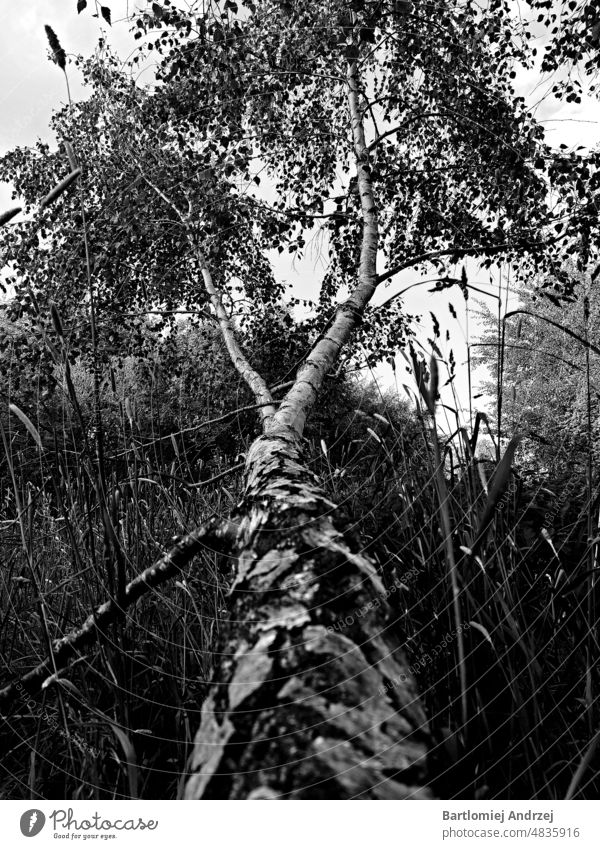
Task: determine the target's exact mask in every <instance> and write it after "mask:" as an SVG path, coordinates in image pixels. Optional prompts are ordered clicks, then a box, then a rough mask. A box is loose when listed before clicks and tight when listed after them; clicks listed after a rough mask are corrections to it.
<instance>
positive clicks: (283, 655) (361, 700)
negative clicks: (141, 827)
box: [185, 430, 430, 799]
mask: <svg viewBox="0 0 600 849" xmlns="http://www.w3.org/2000/svg"><path fill="white" fill-rule="evenodd" d="M238 521H239V523H240V524H239V537H238V539H239V547H238V551H239V558H238V560H237V567H236V572H237V574H236V578H235V582H234V585H233V588H232V597H231V604H230V605H229V612H230V617H231V618H230V623H229V627H228V628H227V629H226V631H225V633H224V634H223V639H222V640H221V644H220V646H219V654H218V655H217V662H216V668H215V676H214V680H215V683H214V685H213V686H212V688H211V691H210V694H209V696H208V697H207V699H206V701H205V703H204V706H203V709H202V717H201V724H200V728H199V730H198V733H197V735H196V739H195V744H194V749H193V752H192V756H191V760H190V766H189V770H190V773H191V774H189V775H188V777H187V782H186V785H185V797H186V798H188V799H198V798H204V799H209V798H217V799H221V798H230V799H247V798H280V797H281V798H288V799H289V798H329V799H332V798H334V799H349V798H376V799H405V798H421V799H422V798H428V797H429V795H430V793H429V791H428V790H427V789H426V788H425V787H424V781H425V758H426V749H427V743H428V730H427V725H426V719H425V716H424V713H423V709H422V707H421V704H420V702H419V699H418V696H417V694H416V690H415V687H414V683H413V681H412V678H411V676H410V675H409V673H408V670H407V666H406V660H405V657H404V654H403V652H402V648H401V645H400V641H399V637H398V634H397V633H396V632H395V630H394V629H393V628H390V627H388V626H387V622H388V617H387V605H386V602H385V592H384V588H383V586H382V584H381V582H380V580H379V578H378V575H377V572H376V570H375V568H374V566H373V563H372V562H371V561H370V559H369V558H368V557H367V556H366V555H365V554H364V553H362V552H361V549H360V544H359V540H358V539H357V536H356V534H355V532H353V530H352V528H351V526H350V525H349V524H348V522H347V520H345V519H344V518H343V516H342V511H341V510H340V509H339V508H338V507H336V505H334V504H332V503H331V502H330V501H328V500H327V498H326V497H325V495H324V493H323V491H322V489H321V488H320V486H319V484H318V481H317V479H316V478H315V476H314V475H313V474H312V473H311V472H310V471H309V470H308V469H307V467H306V466H305V465H304V464H303V462H302V459H301V456H300V450H299V447H298V440H297V438H296V437H295V436H294V434H293V432H292V431H285V430H279V431H278V432H276V433H274V432H272V433H270V434H267V435H266V436H262V437H260V438H259V439H258V440H257V441H256V442H255V443H254V445H253V446H252V448H251V450H250V452H249V456H248V465H247V488H246V493H245V497H244V501H243V504H242V506H241V507H240V509H239V511H238Z"/></svg>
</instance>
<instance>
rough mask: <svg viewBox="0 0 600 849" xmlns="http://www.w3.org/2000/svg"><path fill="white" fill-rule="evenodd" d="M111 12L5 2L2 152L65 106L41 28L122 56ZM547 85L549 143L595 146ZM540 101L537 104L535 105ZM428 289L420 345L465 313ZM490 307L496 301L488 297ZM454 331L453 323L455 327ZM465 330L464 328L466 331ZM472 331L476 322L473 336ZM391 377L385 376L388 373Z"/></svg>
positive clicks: (539, 92)
mask: <svg viewBox="0 0 600 849" xmlns="http://www.w3.org/2000/svg"><path fill="white" fill-rule="evenodd" d="M109 5H110V6H111V9H112V13H113V23H114V26H113V28H112V29H109V28H108V27H107V26H106V25H105V24H104V23H103V22H100V21H99V20H98V19H97V18H94V17H92V12H93V6H94V2H93V0H90V2H89V6H88V9H86V10H85V11H84V12H83V13H82V14H81V15H77V13H76V0H28V2H26V3H24V2H20V3H8V2H7V0H4V15H3V17H2V26H1V28H0V79H1V86H0V104H1V106H2V122H1V123H0V154H1V153H3V152H5V151H6V150H9V149H11V148H13V147H15V146H17V145H30V144H33V143H34V142H35V141H36V140H37V139H38V138H42V139H44V140H51V136H50V134H49V131H48V121H49V118H50V115H51V113H52V111H53V110H54V109H56V108H57V107H59V106H61V105H62V104H63V103H64V102H65V100H66V89H65V81H64V77H63V74H62V73H61V72H60V71H59V69H58V68H57V67H56V66H55V65H54V64H52V63H51V62H50V61H49V60H48V47H47V41H46V36H45V33H44V24H50V26H52V28H53V29H54V30H55V31H56V33H57V35H58V37H59V39H60V41H61V44H62V46H63V48H64V49H65V50H66V52H67V53H82V54H84V55H87V54H89V53H91V52H92V51H93V49H94V47H95V45H96V44H97V41H98V38H99V37H100V36H104V37H106V38H107V39H108V40H109V42H110V43H111V44H112V45H113V46H114V47H115V49H116V50H117V51H118V52H119V55H121V56H126V55H127V54H128V53H129V51H130V50H131V49H132V48H133V45H134V42H133V41H132V40H131V38H130V36H129V35H128V32H127V29H126V27H125V26H124V25H123V24H122V23H121V24H119V19H120V18H124V16H125V15H126V13H127V11H128V10H129V11H130V10H131V8H132V7H133V5H134V4H133V3H132V2H127V0H112V2H111V3H110V4H109ZM69 79H70V83H71V90H72V93H73V96H74V97H75V98H76V99H77V98H80V97H81V96H82V94H83V92H82V88H81V85H80V83H79V80H78V79H77V75H76V73H75V72H74V70H73V69H72V66H71V70H70V72H69ZM547 88H548V87H547V86H546V87H544V86H540V80H539V77H538V76H537V74H536V73H535V72H528V73H523V74H521V76H520V77H519V79H518V92H517V93H518V94H521V95H522V96H524V97H525V98H526V100H527V101H528V103H529V104H530V105H531V106H534V105H535V106H536V115H537V117H538V120H541V121H543V122H544V125H545V127H546V129H547V132H548V140H549V141H550V142H551V143H552V144H555V145H557V146H558V144H560V143H561V142H563V143H566V144H567V145H569V146H577V145H580V144H583V145H585V146H588V147H595V146H596V145H597V144H598V142H599V141H600V109H599V104H598V102H597V101H586V102H584V103H583V104H581V105H574V104H570V105H563V104H561V103H559V102H557V101H555V100H553V99H552V98H550V97H545V95H546V94H547ZM540 101H541V102H540ZM8 206H10V193H9V190H8V187H6V186H2V185H1V184H0V210H4V209H6V208H7V207H8ZM278 271H279V272H280V273H281V274H282V275H283V276H284V277H285V278H286V279H287V280H288V281H289V282H290V283H293V284H294V286H295V287H297V288H298V289H301V290H302V293H303V294H305V293H306V294H308V293H309V292H310V293H311V294H312V293H314V291H315V288H316V281H318V279H319V277H320V275H321V274H322V263H321V262H319V259H318V252H316V251H315V252H311V251H308V252H307V256H306V258H305V259H304V261H303V262H302V263H300V264H299V265H297V266H296V267H291V266H290V265H284V264H283V261H280V262H279V267H278ZM416 279H417V277H416V275H415V273H414V272H405V273H404V274H403V275H401V276H400V277H399V278H398V279H397V280H395V281H394V282H393V283H392V284H391V285H390V286H389V287H388V288H386V289H384V290H382V291H381V292H379V293H377V296H376V301H377V302H380V301H382V300H386V299H387V298H388V297H389V296H390V295H392V294H393V293H394V292H397V291H399V290H400V289H402V288H404V287H406V286H407V285H409V284H410V283H413V282H414V281H415V280H416ZM477 282H478V283H479V284H482V285H483V287H484V288H486V287H487V288H491V287H490V283H489V274H485V275H478V276H477ZM427 288H428V287H427V286H420V287H417V288H416V289H414V290H412V291H411V292H409V293H407V295H406V297H405V304H406V310H407V312H408V313H409V314H413V315H414V314H423V315H424V332H423V339H426V337H427V336H428V335H430V333H431V322H430V320H429V318H428V316H429V310H434V311H436V312H438V313H439V316H440V318H441V319H442V330H443V331H444V330H445V327H446V326H447V325H445V324H444V323H443V322H444V320H445V319H446V317H447V320H448V321H450V316H449V311H448V307H447V303H448V301H449V300H451V301H452V302H453V304H454V306H455V308H456V309H457V311H458V314H459V316H463V315H464V303H463V300H462V295H461V294H460V293H458V295H455V294H454V293H452V294H450V295H449V294H448V293H444V294H443V295H429V294H428V293H427ZM488 300H489V301H490V303H493V302H492V301H491V300H490V299H488ZM453 330H454V332H455V331H456V324H455V323H453ZM463 330H464V327H463ZM473 330H475V331H476V330H477V326H476V324H475V323H474V322H472V323H471V331H472V332H473ZM462 347H463V350H462V352H461V350H460V342H459V339H458V338H456V336H455V338H454V348H455V356H456V358H457V360H458V362H459V363H460V362H461V360H462V359H464V345H463V346H462ZM388 377H389V375H388ZM457 385H458V387H459V388H460V389H461V391H462V390H464V388H465V386H466V377H465V373H464V371H463V372H462V373H461V375H460V377H459V380H458V383H457Z"/></svg>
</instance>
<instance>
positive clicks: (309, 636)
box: [184, 60, 430, 799]
mask: <svg viewBox="0 0 600 849" xmlns="http://www.w3.org/2000/svg"><path fill="white" fill-rule="evenodd" d="M347 91H348V107H349V116H350V122H351V127H352V137H353V143H354V152H355V158H356V168H357V185H358V190H359V194H360V200H361V210H362V218H363V233H362V244H361V252H360V262H359V268H358V280H357V283H356V286H355V287H354V290H353V291H352V293H351V294H350V297H349V298H348V299H347V301H346V302H345V303H344V304H342V305H340V307H339V308H338V310H337V312H336V315H335V318H334V320H333V322H332V324H331V327H330V328H329V330H328V331H327V333H326V335H325V336H323V337H322V338H321V339H320V340H319V341H318V342H317V343H316V345H315V346H314V348H313V350H312V351H311V353H310V355H309V357H308V358H307V360H306V361H305V363H304V365H303V366H302V368H301V369H300V370H299V372H298V375H297V378H296V380H295V382H294V385H293V386H292V388H291V389H290V391H289V392H288V394H287V395H286V397H285V398H284V400H283V402H282V403H281V406H280V407H279V409H278V410H277V412H275V413H274V415H272V416H270V417H269V418H268V419H266V420H265V421H264V422H263V429H264V433H263V436H261V437H260V438H259V439H258V440H257V441H256V442H255V443H254V444H253V445H252V447H251V449H250V451H249V453H248V456H247V462H246V490H245V495H244V499H243V501H242V503H241V505H240V506H239V508H238V511H237V516H236V517H235V519H236V522H237V523H238V525H239V535H238V544H237V551H238V555H239V556H238V566H237V575H236V579H235V582H234V585H233V588H232V591H231V599H230V602H231V603H230V605H229V612H230V623H229V626H228V628H227V629H226V630H225V632H224V634H223V635H222V641H221V645H220V647H219V654H218V657H219V663H218V665H217V668H216V670H215V676H214V679H215V683H214V684H213V686H212V687H211V690H210V692H209V695H208V697H207V699H206V701H205V702H204V705H203V708H202V714H201V723H200V728H199V730H198V732H197V734H196V737H195V742H194V747H193V752H192V755H191V758H190V762H189V774H188V777H187V781H186V783H185V789H184V796H185V798H187V799H200V798H202V799H214V798H217V799H221V798H228V799H249V798H262V799H265V798H268V799H275V798H286V799H301V798H325V799H350V798H362V799H366V798H370V799H409V798H413V799H414V798H419V799H424V798H430V791H429V790H428V789H427V787H426V786H425V782H426V755H427V749H428V742H429V732H428V728H427V722H426V719H425V715H424V712H423V708H422V706H421V703H420V701H419V698H418V696H417V693H416V689H415V685H414V682H413V680H412V676H411V675H410V673H409V672H408V669H407V665H406V660H405V657H404V653H403V651H402V647H401V644H400V641H399V637H398V635H397V633H396V632H395V631H394V630H393V629H391V628H389V627H387V621H388V616H387V613H388V611H387V605H386V602H385V594H384V588H383V586H382V585H381V582H380V580H379V578H378V576H377V572H376V569H375V567H374V565H373V563H372V562H371V560H370V559H369V558H368V557H367V556H366V555H365V554H364V553H363V552H362V551H361V548H360V543H359V540H357V539H356V538H354V537H353V536H352V534H351V533H350V531H349V528H348V527H347V525H346V523H345V522H344V519H343V516H342V515H341V511H340V510H339V509H338V508H337V507H336V505H334V504H332V503H331V502H330V501H329V500H328V499H327V498H326V497H325V495H324V493H323V491H322V489H321V488H320V486H319V484H318V481H317V480H316V478H315V477H314V475H312V474H311V473H310V471H309V470H308V469H307V467H306V466H305V465H304V463H303V460H302V457H301V453H300V448H299V444H300V437H301V435H302V431H303V429H304V423H305V421H306V416H307V414H308V412H309V411H310V409H311V408H312V406H313V405H314V403H315V400H316V397H317V393H318V391H319V389H320V388H321V386H322V384H323V380H324V378H325V375H326V374H327V373H328V371H329V370H330V368H331V367H332V366H333V364H334V363H335V361H336V360H337V358H338V355H339V352H340V350H341V349H342V347H343V346H344V345H345V344H346V342H347V341H348V340H349V339H350V337H351V335H352V332H353V331H354V329H355V327H356V325H357V323H358V322H359V321H360V319H361V317H362V314H363V312H364V310H365V308H366V306H367V304H368V303H369V301H370V300H371V298H372V296H373V293H374V292H375V288H376V286H377V262H376V261H377V248H378V221H377V208H376V203H375V197H374V192H373V186H372V181H371V170H370V164H369V150H368V147H367V145H366V142H365V134H364V127H363V116H362V111H361V106H360V84H359V77H358V63H357V61H356V60H354V61H350V62H349V63H348V71H347Z"/></svg>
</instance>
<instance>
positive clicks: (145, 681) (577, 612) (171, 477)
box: [0, 325, 600, 799]
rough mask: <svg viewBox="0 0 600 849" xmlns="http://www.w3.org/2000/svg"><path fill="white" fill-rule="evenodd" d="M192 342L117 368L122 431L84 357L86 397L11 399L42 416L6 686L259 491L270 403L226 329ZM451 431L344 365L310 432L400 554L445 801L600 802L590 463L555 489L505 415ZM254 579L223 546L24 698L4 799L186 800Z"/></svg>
mask: <svg viewBox="0 0 600 849" xmlns="http://www.w3.org/2000/svg"><path fill="white" fill-rule="evenodd" d="M178 336H179V338H177V339H176V340H175V345H174V346H173V345H171V347H169V348H168V349H167V348H163V350H161V349H160V346H159V350H158V351H157V353H156V356H155V358H154V360H153V361H152V362H151V363H150V364H149V363H148V361H144V362H142V361H139V362H138V361H135V360H134V359H133V358H129V359H127V360H125V361H122V362H120V363H119V362H117V361H116V360H115V361H114V362H113V364H112V365H111V367H110V369H108V371H107V373H106V374H105V375H104V376H103V380H102V383H101V390H102V391H101V407H100V416H99V418H96V416H95V414H94V409H93V407H94V393H93V381H92V380H91V379H90V375H89V371H88V370H86V368H85V365H84V364H82V363H80V364H79V365H77V366H75V367H73V369H72V371H71V376H72V380H71V384H72V387H73V390H72V392H71V394H70V390H69V387H66V388H65V382H64V381H63V382H61V381H60V380H57V384H56V386H55V388H54V391H53V392H52V393H51V394H50V396H49V397H47V398H45V399H44V401H43V402H42V401H41V400H40V401H39V403H38V404H37V406H32V404H31V399H32V397H34V393H32V387H31V385H30V384H29V385H27V386H26V387H24V388H23V390H21V388H20V387H15V388H12V389H11V392H12V394H11V397H10V400H11V402H12V403H14V404H17V407H18V410H19V411H21V413H22V412H24V411H25V410H26V411H27V414H28V415H29V417H30V425H28V424H27V422H26V421H25V419H24V418H22V417H20V416H19V415H18V413H15V412H13V414H11V416H10V417H9V418H7V417H6V416H4V418H3V423H2V425H3V431H4V449H5V450H4V456H3V458H2V463H1V469H0V499H1V500H0V503H1V504H2V515H1V522H2V537H1V541H0V558H1V562H2V570H1V585H0V614H1V621H0V657H1V659H2V676H1V678H2V681H5V682H7V681H9V680H12V678H13V677H14V676H16V675H19V674H22V673H24V672H26V671H27V670H28V669H29V668H31V667H32V666H34V665H35V664H36V663H37V662H39V660H40V659H42V658H43V657H44V656H45V655H46V654H47V647H48V642H49V640H52V639H55V638H57V637H60V636H62V635H63V634H64V633H65V632H67V631H68V630H70V629H71V628H73V627H76V626H77V625H78V624H79V623H81V622H82V621H83V620H84V619H85V617H86V616H87V615H88V614H89V612H90V611H91V610H92V608H93V607H94V606H95V605H97V604H98V603H99V602H101V601H103V600H104V599H105V598H107V597H109V596H117V597H118V595H119V592H121V591H122V588H123V586H124V584H125V583H126V582H127V581H129V580H130V579H131V578H132V577H133V576H135V575H136V574H137V573H138V572H139V571H141V570H142V569H143V568H145V567H146V566H148V565H150V564H151V563H152V562H153V561H154V560H155V559H156V558H157V557H158V556H159V555H160V553H161V552H162V551H163V550H164V547H165V545H166V544H168V541H169V539H170V538H171V537H172V536H173V535H174V534H182V533H184V532H185V531H189V530H191V529H192V528H194V527H195V526H196V525H198V524H199V523H200V522H202V521H205V520H206V519H207V518H210V517H211V516H215V515H216V516H224V515H227V514H228V513H229V511H230V510H231V509H232V507H233V506H234V505H235V503H236V501H237V500H238V498H239V495H240V492H241V485H242V478H241V468H240V466H241V462H242V460H243V455H244V451H245V449H246V448H247V447H248V445H249V443H250V441H251V440H252V437H253V436H254V435H255V432H256V427H257V424H256V417H255V410H253V409H245V408H246V407H247V406H251V404H250V399H249V398H248V397H247V395H246V394H245V392H244V391H242V390H241V387H240V385H239V383H238V381H237V379H236V378H233V377H232V374H231V372H230V370H229V368H228V367H227V366H226V365H225V360H224V358H223V357H222V351H221V348H220V346H219V344H218V343H217V342H216V341H215V338H214V336H213V335H211V333H210V332H208V331H207V330H206V328H205V329H204V330H194V329H193V328H191V327H187V326H186V325H181V326H180V329H179V334H178ZM199 350H201V352H202V357H203V364H204V368H203V369H200V370H198V369H196V368H195V367H194V362H193V359H192V355H193V354H194V353H195V354H197V353H198V351H199ZM190 352H192V353H190ZM161 358H162V360H161ZM282 374H283V372H282ZM274 382H276V377H275V376H274ZM25 389H26V390H27V393H26V394H25V395H24V400H21V397H20V392H21V391H23V393H24V392H25ZM63 390H64V391H63ZM73 392H74V394H73ZM25 401H29V403H28V404H27V405H25ZM19 402H21V404H22V405H23V406H22V407H20V406H19ZM77 406H78V409H77ZM236 410H237V411H238V412H235V411H236ZM232 411H233V412H232ZM438 416H439V412H438ZM98 421H99V422H100V423H101V427H102V428H103V433H102V437H103V439H102V441H101V443H100V444H101V452H102V453H101V457H102V465H100V464H99V462H98V451H97V448H98V434H97V432H95V430H94V425H95V424H97V422H98ZM210 422H212V424H210ZM448 425H449V423H448V422H444V424H443V427H440V426H439V423H438V422H437V421H435V420H434V419H433V417H432V416H431V414H430V413H429V412H428V411H427V405H426V404H422V403H417V404H416V406H415V405H414V404H413V405H410V406H409V405H408V404H407V402H406V401H401V400H400V396H399V394H398V393H397V392H390V391H389V390H388V391H386V392H385V393H383V394H382V393H381V392H380V391H379V389H378V387H377V385H376V384H375V383H370V384H365V383H363V382H360V381H359V380H357V379H353V378H352V377H351V376H345V377H344V376H343V375H342V373H340V375H338V376H337V377H335V378H331V379H330V383H329V387H328V389H327V391H326V392H325V393H324V400H323V403H322V404H321V405H320V407H319V409H318V411H317V414H316V416H315V417H314V418H313V420H312V422H311V425H310V427H309V429H308V431H307V439H306V453H307V457H308V458H309V460H310V463H311V464H312V466H313V468H314V470H315V471H316V472H317V473H318V474H319V476H320V477H321V479H322V480H323V482H324V484H325V487H326V489H327V490H328V492H329V493H330V494H331V497H332V498H333V499H334V500H335V501H336V502H337V503H338V504H340V508H341V509H342V510H343V511H344V513H345V514H346V516H347V517H348V519H349V520H350V522H352V523H353V524H354V526H355V530H356V532H357V533H358V534H360V537H361V541H362V545H363V546H365V547H366V548H367V549H368V551H369V552H370V553H371V554H372V555H373V556H374V557H375V559H376V561H377V563H378V564H379V568H380V570H381V573H382V577H383V579H384V584H385V587H386V593H387V601H388V604H389V609H390V624H389V627H391V628H397V629H400V631H401V633H402V635H403V637H404V638H405V641H406V646H407V650H408V653H409V662H410V664H411V666H412V668H413V671H414V672H415V675H416V677H417V680H418V683H419V685H420V689H421V693H422V696H423V699H424V702H425V705H426V708H427V711H428V715H429V719H430V723H431V727H432V731H433V734H434V739H435V746H434V749H433V751H432V756H431V765H432V770H433V774H434V786H435V789H436V791H437V793H439V794H440V795H441V796H443V797H453V796H463V797H466V798H561V797H564V796H565V795H567V794H569V795H576V796H577V797H578V798H595V797H596V796H597V793H598V791H599V789H600V788H599V787H598V778H597V768H596V767H597V756H596V755H595V754H594V740H595V729H596V727H597V722H598V701H597V692H598V686H599V682H598V673H597V664H596V661H597V657H598V647H597V644H596V642H595V628H594V627H593V626H594V623H595V622H596V616H597V614H596V608H595V595H596V589H595V586H594V574H595V573H594V570H595V546H596V540H590V536H589V528H590V520H591V519H593V517H594V516H595V511H596V510H597V498H596V492H595V490H594V491H593V492H592V493H591V495H592V500H591V501H590V491H589V485H588V483H589V482H586V468H585V452H584V453H583V455H582V458H581V468H579V467H578V465H577V458H575V459H574V462H573V466H572V469H571V474H570V476H569V477H566V478H563V479H562V480H560V479H555V480H551V479H549V475H548V474H544V473H543V472H542V471H541V470H540V469H537V470H536V469H535V468H534V467H533V466H532V465H531V462H530V463H529V468H526V467H525V465H524V464H523V463H520V462H519V455H518V454H517V455H516V457H517V459H516V460H515V461H514V462H513V464H512V468H511V464H510V463H509V462H508V460H510V453H511V450H512V449H509V454H508V455H507V456H508V460H505V461H504V462H501V463H500V464H499V466H498V463H497V461H498V457H499V456H500V453H504V449H505V446H502V452H500V451H498V453H497V451H496V448H497V446H496V443H495V438H496V437H495V434H494V433H493V431H491V430H490V429H489V428H487V420H486V419H485V417H478V418H477V420H476V428H475V429H474V431H473V432H468V431H467V429H465V428H458V430H457V431H456V432H455V433H453V434H452V433H451V431H452V428H451V427H449V426H448ZM449 434H450V435H449ZM38 442H39V444H38ZM528 459H529V460H530V461H531V457H529V458H528ZM440 464H441V465H440ZM442 467H443V474H440V471H441V469H442ZM494 470H496V471H495V474H494ZM444 528H449V529H450V534H447V533H446V534H445V533H444ZM452 570H454V574H455V576H456V585H457V589H458V607H457V606H456V603H455V602H453V594H452V581H451V580H450V577H451V575H450V573H451V572H452ZM230 575H231V564H230V563H228V562H227V560H226V559H225V558H223V557H222V556H217V555H216V554H215V553H211V552H206V553H205V554H204V555H203V556H202V557H200V558H197V559H196V561H195V562H194V563H193V565H192V567H191V568H189V569H188V570H186V572H185V574H183V573H182V574H181V575H180V577H179V579H178V580H177V581H175V582H174V583H173V584H172V585H166V586H165V587H163V588H161V589H160V590H155V591H153V592H151V593H150V594H149V595H147V596H146V597H145V598H144V599H143V600H142V601H141V602H140V603H139V604H138V605H137V607H136V608H134V609H130V610H128V611H127V613H126V615H125V616H124V617H123V619H122V620H121V621H120V622H119V623H118V624H117V625H115V626H114V627H113V628H111V629H110V631H109V632H108V633H106V634H104V635H103V638H102V640H101V641H100V642H99V643H98V644H96V645H95V646H94V647H92V648H90V649H89V650H88V651H87V653H86V654H85V655H84V656H82V657H80V658H79V659H78V660H77V662H76V663H75V664H74V665H73V666H72V667H71V668H70V669H69V670H68V671H65V672H60V673H59V674H57V675H56V676H53V678H52V679H50V680H49V681H48V682H47V686H46V687H45V688H44V691H43V698H42V700H41V701H40V702H38V701H34V700H30V699H28V698H27V697H26V696H23V697H22V698H20V699H19V700H18V701H17V703H16V704H15V705H14V707H13V710H12V712H10V713H9V714H8V715H7V716H6V717H5V718H4V719H3V721H2V725H1V726H0V745H1V747H2V758H1V760H0V763H1V766H0V776H1V777H0V793H1V795H2V796H3V797H4V798H30V797H33V798H36V797H49V798H73V799H75V798H122V797H138V796H139V797H145V798H173V797H175V796H176V795H177V792H178V786H179V782H180V780H181V778H180V770H181V764H183V763H184V762H185V758H186V755H187V754H188V751H189V747H190V744H191V741H192V739H193V734H194V732H195V730H196V728H197V726H198V721H199V710H200V705H201V702H202V697H203V695H204V693H205V690H206V687H207V684H208V682H209V681H210V675H211V659H212V657H213V654H212V653H213V651H215V649H216V647H218V640H217V637H218V632H219V623H220V622H221V621H222V620H223V618H224V617H225V616H226V601H225V597H226V594H227V592H228V587H229V582H230ZM360 615H361V612H360V611H354V612H352V611H351V612H349V617H350V619H349V621H348V622H347V623H346V625H350V624H351V620H352V617H353V616H360ZM336 627H339V628H343V627H345V625H344V623H343V622H342V623H339V624H338V625H336ZM391 685H392V686H393V682H392V684H391Z"/></svg>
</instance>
